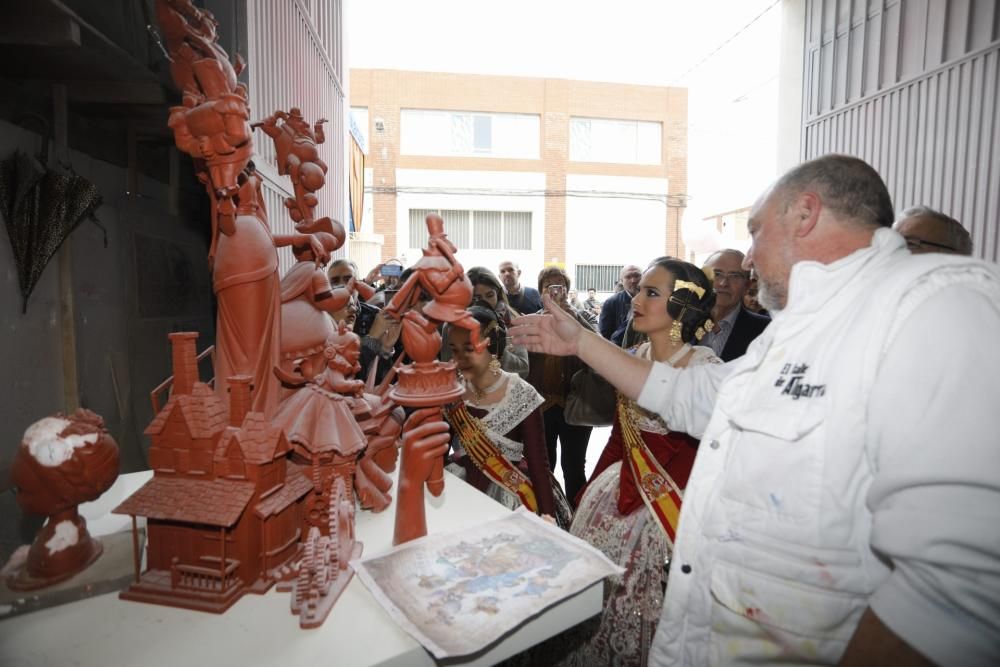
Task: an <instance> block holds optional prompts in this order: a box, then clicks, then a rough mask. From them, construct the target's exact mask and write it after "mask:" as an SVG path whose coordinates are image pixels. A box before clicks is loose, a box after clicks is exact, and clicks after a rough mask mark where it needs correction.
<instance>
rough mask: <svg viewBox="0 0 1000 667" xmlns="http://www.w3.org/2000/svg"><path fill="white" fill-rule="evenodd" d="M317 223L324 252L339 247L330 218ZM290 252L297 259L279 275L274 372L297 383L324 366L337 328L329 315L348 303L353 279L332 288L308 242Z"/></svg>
mask: <svg viewBox="0 0 1000 667" xmlns="http://www.w3.org/2000/svg"><path fill="white" fill-rule="evenodd" d="M338 226H339V225H338ZM317 227H318V228H319V229H318V230H317V231H316V232H314V233H313V234H312V236H313V238H315V239H317V240H318V241H319V242H320V243H321V244H322V247H323V250H324V251H325V252H326V253H327V254H328V253H330V252H333V251H334V250H336V249H337V248H339V247H340V245H341V244H342V240H341V239H338V238H337V237H336V236H335V232H334V228H333V225H332V223H331V221H330V219H329V218H327V219H325V221H321V222H318V223H317ZM320 230H321V231H320ZM292 253H293V254H294V255H295V258H296V260H298V261H297V262H296V263H295V265H294V266H292V268H291V269H289V270H288V272H287V273H286V274H285V277H284V278H282V279H281V363H280V364H279V367H278V368H277V369H275V373H276V374H278V377H279V378H280V379H282V381H283V382H285V383H286V384H293V385H298V384H301V380H302V379H303V378H305V379H310V378H312V377H315V376H316V375H319V374H320V373H321V372H322V370H323V368H324V367H325V366H326V361H325V359H324V357H323V349H324V347H325V346H326V341H327V339H329V338H330V337H331V336H333V335H334V333H336V330H337V329H336V326H337V325H336V323H335V322H334V321H333V319H332V318H331V317H330V315H332V314H333V313H335V312H337V311H338V310H340V309H341V308H343V307H344V306H345V305H347V302H348V301H349V300H350V299H351V295H352V293H353V290H354V285H355V281H354V279H351V281H350V282H348V284H347V286H346V287H339V288H337V289H334V288H333V287H332V286H331V285H330V278H329V276H327V273H326V271H324V270H323V269H322V268H321V266H320V265H319V264H318V263H317V259H318V258H317V256H316V252H315V251H314V250H313V248H312V246H311V245H305V246H297V245H293V246H292ZM287 395H288V392H286V393H285V397H287Z"/></svg>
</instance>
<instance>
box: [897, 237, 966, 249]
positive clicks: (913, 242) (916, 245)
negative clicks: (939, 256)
mask: <svg viewBox="0 0 1000 667" xmlns="http://www.w3.org/2000/svg"><path fill="white" fill-rule="evenodd" d="M903 238H904V239H906V247H907V248H909V249H910V250H920V249H921V248H923V247H924V246H931V247H932V248H940V249H941V250H947V251H948V252H958V250H957V249H956V248H952V247H951V246H950V245H944V244H943V243H934V242H933V241H925V240H924V239H921V238H917V237H916V236H904V237H903Z"/></svg>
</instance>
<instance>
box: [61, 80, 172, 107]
mask: <svg viewBox="0 0 1000 667" xmlns="http://www.w3.org/2000/svg"><path fill="white" fill-rule="evenodd" d="M67 85H68V87H69V98H70V100H72V101H73V102H79V103H81V104H150V105H157V106H162V105H165V104H166V103H167V96H166V95H165V94H164V92H163V86H161V85H160V84H159V83H156V82H155V81H72V82H69V83H68V84H67Z"/></svg>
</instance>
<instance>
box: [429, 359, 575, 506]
mask: <svg viewBox="0 0 1000 667" xmlns="http://www.w3.org/2000/svg"><path fill="white" fill-rule="evenodd" d="M501 372H502V373H503V374H504V376H505V377H506V380H507V382H506V385H505V390H504V395H503V397H502V398H501V399H500V400H499V401H497V402H496V403H494V404H492V405H484V406H481V407H480V406H476V405H475V404H473V403H472V402H469V401H466V403H465V405H466V407H467V409H468V411H469V414H471V415H472V416H474V417H476V418H478V419H479V420H480V422H481V423H482V425H483V427H484V429H485V431H486V435H487V436H488V437H489V439H490V441H491V442H492V443H493V446H494V447H496V449H497V450H498V451H499V452H500V453H501V454H503V456H504V457H505V458H506V459H507V460H508V461H510V462H511V463H512V464H514V466H516V467H517V468H518V469H520V470H521V472H523V473H524V474H525V475H527V477H528V478H529V479H530V480H531V484H532V487H533V488H534V493H535V498H536V500H537V501H538V512H539V514H548V515H551V516H557V515H558V514H564V513H566V512H568V504H566V502H565V497H562V498H560V499H559V500H557V498H559V497H560V496H562V490H561V489H559V488H558V482H556V481H555V479H554V478H553V477H552V474H551V473H550V472H549V461H548V456H547V454H546V452H545V427H544V425H543V423H542V413H541V410H540V409H539V408H540V406H541V405H542V402H543V399H542V397H541V396H540V395H539V394H538V392H537V391H535V389H534V387H532V386H531V385H530V384H528V383H527V382H525V381H524V380H522V379H521V378H520V377H519V376H518V375H517V374H516V373H508V372H506V371H501ZM452 446H453V447H454V450H455V451H454V453H453V454H452V461H453V463H451V464H449V465H448V470H449V471H450V472H452V473H454V474H456V475H458V476H459V477H461V478H462V479H464V480H465V481H466V482H468V483H469V484H471V485H472V486H474V487H476V488H477V489H479V490H480V491H482V492H483V493H485V494H486V495H488V496H490V497H491V498H493V499H494V500H496V501H497V502H499V503H500V504H502V505H504V506H505V507H508V508H510V509H516V508H518V507H520V505H521V501H520V500H519V499H518V497H517V496H516V495H514V494H513V493H511V492H510V491H508V490H507V489H505V488H503V487H502V486H500V485H499V484H496V483H494V482H493V481H492V480H490V479H489V478H488V477H486V475H485V474H483V472H482V471H480V470H479V469H478V468H477V467H476V465H475V463H473V461H472V460H471V459H470V458H469V456H468V455H466V453H465V450H464V448H463V447H462V444H461V442H459V440H458V438H457V437H456V438H455V439H454V440H453V441H452ZM554 487H555V488H554ZM559 505H563V507H562V508H560V507H558V506H559ZM557 518H558V517H557ZM566 523H567V524H568V520H567V521H566Z"/></svg>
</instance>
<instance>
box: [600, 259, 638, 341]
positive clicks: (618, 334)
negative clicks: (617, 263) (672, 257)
mask: <svg viewBox="0 0 1000 667" xmlns="http://www.w3.org/2000/svg"><path fill="white" fill-rule="evenodd" d="M618 278H619V280H620V281H621V284H622V287H623V289H622V291H621V292H618V293H616V294H615V295H614V296H611V297H608V299H607V301H605V302H604V304H603V305H602V306H601V319H600V332H601V336H603V337H604V338H607V339H608V340H610V341H611V342H613V343H616V344H618V345H621V342H622V337H623V336H624V335H625V325H626V324H628V318H629V315H631V314H632V297H633V296H635V295H636V294H638V293H639V280H640V279H641V278H642V270H641V269H639V267H638V266H636V265H635V264H627V265H625V266H624V267H622V270H621V272H620V273H619V274H618Z"/></svg>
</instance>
